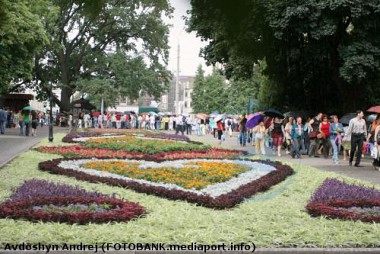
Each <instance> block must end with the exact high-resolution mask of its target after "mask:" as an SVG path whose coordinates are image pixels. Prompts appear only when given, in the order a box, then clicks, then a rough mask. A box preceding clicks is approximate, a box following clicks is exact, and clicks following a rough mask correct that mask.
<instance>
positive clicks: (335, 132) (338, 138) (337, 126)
mask: <svg viewBox="0 0 380 254" xmlns="http://www.w3.org/2000/svg"><path fill="white" fill-rule="evenodd" d="M333 121H334V122H333V123H332V124H330V143H331V147H332V149H333V163H334V164H339V158H338V154H339V151H340V147H341V145H342V133H344V129H343V125H342V124H341V123H340V122H339V119H338V116H336V115H334V116H333Z"/></svg>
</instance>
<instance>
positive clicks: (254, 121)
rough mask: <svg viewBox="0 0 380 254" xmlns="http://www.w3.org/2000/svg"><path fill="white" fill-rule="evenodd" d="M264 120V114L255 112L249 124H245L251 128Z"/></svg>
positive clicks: (248, 121)
mask: <svg viewBox="0 0 380 254" xmlns="http://www.w3.org/2000/svg"><path fill="white" fill-rule="evenodd" d="M262 120H264V115H263V114H262V113H255V114H253V115H252V116H251V118H249V119H248V120H247V124H246V125H245V126H246V127H247V128H249V129H251V128H253V127H255V126H256V125H258V124H259V122H260V121H262Z"/></svg>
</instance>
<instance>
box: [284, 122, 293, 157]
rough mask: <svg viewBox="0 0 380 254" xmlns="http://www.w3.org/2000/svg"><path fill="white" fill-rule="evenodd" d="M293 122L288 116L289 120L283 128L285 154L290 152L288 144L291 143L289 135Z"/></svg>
mask: <svg viewBox="0 0 380 254" xmlns="http://www.w3.org/2000/svg"><path fill="white" fill-rule="evenodd" d="M293 124H294V118H293V117H289V121H288V122H287V123H286V125H285V128H284V129H285V142H286V144H287V147H286V154H289V153H290V146H291V144H292V138H291V136H290V133H291V132H292V129H293Z"/></svg>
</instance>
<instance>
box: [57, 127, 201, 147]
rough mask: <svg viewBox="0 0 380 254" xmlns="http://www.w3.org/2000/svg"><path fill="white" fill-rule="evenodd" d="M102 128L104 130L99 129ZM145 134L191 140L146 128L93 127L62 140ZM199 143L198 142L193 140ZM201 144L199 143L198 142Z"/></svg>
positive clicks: (144, 135)
mask: <svg viewBox="0 0 380 254" xmlns="http://www.w3.org/2000/svg"><path fill="white" fill-rule="evenodd" d="M99 130H102V131H99ZM124 135H129V136H136V135H139V136H143V137H150V138H157V139H167V140H176V141H185V142H191V141H190V139H189V138H188V137H187V136H183V135H175V134H165V133H160V132H157V133H156V132H151V131H144V130H124V129H123V130H120V129H91V131H83V132H75V131H72V132H70V133H68V134H67V135H66V136H64V137H63V138H62V142H66V143H78V140H76V139H79V138H94V137H104V136H124ZM193 143H197V142H193ZM198 144H199V143H198Z"/></svg>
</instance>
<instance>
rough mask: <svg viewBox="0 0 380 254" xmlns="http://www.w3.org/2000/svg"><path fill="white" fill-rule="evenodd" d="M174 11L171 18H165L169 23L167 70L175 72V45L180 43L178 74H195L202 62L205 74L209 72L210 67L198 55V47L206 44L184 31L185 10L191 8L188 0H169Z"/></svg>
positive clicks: (193, 34)
mask: <svg viewBox="0 0 380 254" xmlns="http://www.w3.org/2000/svg"><path fill="white" fill-rule="evenodd" d="M169 2H170V3H171V5H172V7H174V13H173V18H172V19H165V21H166V22H167V23H168V24H171V25H172V27H171V28H170V34H169V46H170V55H169V65H168V70H170V71H172V72H174V73H175V74H177V47H178V44H179V45H180V73H179V74H180V75H181V76H195V72H196V70H197V68H198V66H199V64H202V66H203V69H204V70H205V71H206V74H209V73H210V72H211V68H210V67H206V63H205V61H204V59H203V58H201V57H199V51H200V49H201V48H202V47H203V46H205V45H206V42H202V41H201V39H200V38H198V37H196V35H195V33H194V32H192V33H187V32H186V31H185V27H186V26H185V20H184V19H183V16H186V10H188V9H190V8H191V5H190V0H169Z"/></svg>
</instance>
